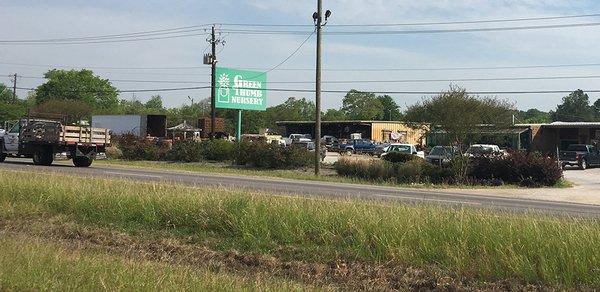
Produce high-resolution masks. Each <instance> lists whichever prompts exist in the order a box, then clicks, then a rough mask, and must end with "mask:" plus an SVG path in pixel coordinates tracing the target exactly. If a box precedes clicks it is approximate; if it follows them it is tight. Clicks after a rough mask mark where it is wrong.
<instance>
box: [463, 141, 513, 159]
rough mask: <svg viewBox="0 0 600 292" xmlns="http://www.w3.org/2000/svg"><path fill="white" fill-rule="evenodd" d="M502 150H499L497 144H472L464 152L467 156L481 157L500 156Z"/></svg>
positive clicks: (502, 153)
mask: <svg viewBox="0 0 600 292" xmlns="http://www.w3.org/2000/svg"><path fill="white" fill-rule="evenodd" d="M501 155H504V152H503V151H502V150H500V147H499V146H498V145H493V144H473V145H471V146H470V147H469V149H467V151H466V152H465V156H467V157H483V156H501Z"/></svg>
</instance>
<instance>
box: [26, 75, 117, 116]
mask: <svg viewBox="0 0 600 292" xmlns="http://www.w3.org/2000/svg"><path fill="white" fill-rule="evenodd" d="M44 77H45V78H46V79H47V81H46V83H44V84H42V85H40V86H38V87H37V89H36V104H38V105H39V104H43V103H45V102H47V101H50V100H72V101H81V102H84V103H86V104H88V105H90V106H91V107H92V108H94V109H113V108H116V107H117V105H118V104H119V99H118V91H117V89H116V88H114V87H113V86H112V85H111V84H110V82H109V81H108V79H102V78H100V77H98V76H95V75H94V73H93V72H92V71H90V70H85V69H82V70H81V71H77V70H69V71H66V70H57V69H53V70H50V71H48V72H47V73H46V74H44Z"/></svg>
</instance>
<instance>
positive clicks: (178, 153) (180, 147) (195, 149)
mask: <svg viewBox="0 0 600 292" xmlns="http://www.w3.org/2000/svg"><path fill="white" fill-rule="evenodd" d="M203 152H204V151H203V149H202V144H201V143H198V142H194V141H179V142H177V143H175V144H174V145H173V148H171V150H169V152H168V153H167V157H166V158H167V160H170V161H181V162H199V161H202V160H203Z"/></svg>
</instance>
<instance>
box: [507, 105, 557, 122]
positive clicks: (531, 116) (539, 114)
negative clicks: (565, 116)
mask: <svg viewBox="0 0 600 292" xmlns="http://www.w3.org/2000/svg"><path fill="white" fill-rule="evenodd" d="M515 118H516V121H517V122H518V123H526V124H529V123H531V124H536V123H550V122H552V116H551V115H550V113H549V112H544V111H541V110H538V109H535V108H532V109H528V110H527V111H517V112H516V113H515Z"/></svg>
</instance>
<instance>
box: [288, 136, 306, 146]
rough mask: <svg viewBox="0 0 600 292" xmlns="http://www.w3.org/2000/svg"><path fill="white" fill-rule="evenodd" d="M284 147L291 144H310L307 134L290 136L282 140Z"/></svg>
mask: <svg viewBox="0 0 600 292" xmlns="http://www.w3.org/2000/svg"><path fill="white" fill-rule="evenodd" d="M283 141H284V142H285V145H286V146H290V145H292V143H293V142H312V139H311V137H310V135H309V134H291V135H290V136H289V137H288V138H284V139H283Z"/></svg>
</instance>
